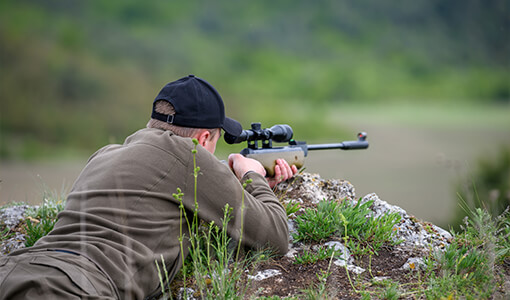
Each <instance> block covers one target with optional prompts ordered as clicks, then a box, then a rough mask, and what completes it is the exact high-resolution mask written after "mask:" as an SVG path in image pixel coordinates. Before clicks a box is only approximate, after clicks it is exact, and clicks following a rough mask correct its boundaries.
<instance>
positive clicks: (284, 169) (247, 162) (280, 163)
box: [228, 153, 298, 188]
mask: <svg viewBox="0 0 510 300" xmlns="http://www.w3.org/2000/svg"><path fill="white" fill-rule="evenodd" d="M228 165H229V166H230V168H231V169H232V170H233V171H234V174H236V176H237V178H238V179H239V180H241V179H242V178H243V176H244V174H246V173H247V172H250V171H252V172H257V173H259V174H260V175H262V176H266V170H264V167H263V166H262V164H261V163H260V162H258V161H257V160H254V159H252V158H246V157H244V156H242V155H241V154H238V153H234V154H230V155H229V156H228ZM297 172H298V169H297V167H296V166H294V165H292V167H291V166H289V164H288V163H287V162H286V161H285V160H284V159H277V160H276V166H275V167H274V177H266V180H267V182H268V183H269V186H270V187H271V188H273V187H274V186H275V185H277V184H278V183H280V182H282V181H285V180H287V179H289V178H291V177H292V176H294V174H296V173H297Z"/></svg>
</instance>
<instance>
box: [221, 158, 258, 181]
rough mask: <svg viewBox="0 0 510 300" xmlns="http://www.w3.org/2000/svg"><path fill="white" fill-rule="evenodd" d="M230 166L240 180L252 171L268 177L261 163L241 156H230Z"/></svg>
mask: <svg viewBox="0 0 510 300" xmlns="http://www.w3.org/2000/svg"><path fill="white" fill-rule="evenodd" d="M228 165H229V166H230V168H231V169H232V170H233V171H234V174H236V176H237V178H238V179H239V180H241V178H243V176H244V174H246V173H247V172H250V171H253V172H257V173H259V174H260V175H262V176H266V170H264V167H263V166H262V164H261V163H260V162H258V161H256V160H254V159H252V158H246V157H244V156H242V155H241V154H237V153H234V154H230V155H229V156H228Z"/></svg>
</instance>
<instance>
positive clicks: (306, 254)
mask: <svg viewBox="0 0 510 300" xmlns="http://www.w3.org/2000/svg"><path fill="white" fill-rule="evenodd" d="M335 254H336V251H335V248H334V247H319V248H318V250H317V251H316V252H313V251H308V250H305V251H303V254H301V255H298V256H296V260H295V261H294V264H299V265H305V264H314V263H316V262H318V261H319V260H324V259H327V258H330V257H332V256H335Z"/></svg>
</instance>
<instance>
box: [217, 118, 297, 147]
mask: <svg viewBox="0 0 510 300" xmlns="http://www.w3.org/2000/svg"><path fill="white" fill-rule="evenodd" d="M293 134H294V133H293V132H292V128H291V127H290V126H289V125H286V124H279V125H274V126H273V127H271V128H265V129H261V124H260V123H251V129H246V130H243V131H242V132H241V134H240V135H239V136H233V135H230V134H228V133H225V137H224V138H225V142H227V144H238V143H242V142H244V141H248V142H252V141H259V140H260V141H267V140H272V141H274V142H278V143H285V142H288V141H290V140H291V139H292V135H293Z"/></svg>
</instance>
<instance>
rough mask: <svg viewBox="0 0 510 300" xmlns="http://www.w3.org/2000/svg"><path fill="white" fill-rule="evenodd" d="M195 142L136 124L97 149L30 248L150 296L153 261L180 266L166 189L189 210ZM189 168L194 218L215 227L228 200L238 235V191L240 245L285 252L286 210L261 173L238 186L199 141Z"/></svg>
mask: <svg viewBox="0 0 510 300" xmlns="http://www.w3.org/2000/svg"><path fill="white" fill-rule="evenodd" d="M194 147H195V146H194V144H193V142H192V140H191V139H190V138H182V137H179V136H176V135H174V134H173V133H172V132H170V131H164V130H160V129H142V130H139V131H138V132H136V133H134V134H133V135H131V136H129V137H128V138H127V139H126V141H125V143H124V144H123V145H109V146H106V147H104V148H102V149H100V150H98V151H97V152H96V153H95V154H94V155H92V157H91V158H90V159H89V161H88V163H87V165H86V166H85V168H84V169H83V171H82V172H81V174H80V175H79V177H78V179H77V180H76V182H75V183H74V185H73V188H72V190H71V193H70V194H69V196H68V198H67V203H66V207H65V210H64V211H63V212H61V213H60V214H59V220H58V222H57V223H56V225H55V228H54V230H53V231H52V232H51V233H50V234H49V235H47V236H45V237H43V238H42V239H40V240H39V241H38V242H37V243H36V245H35V246H34V247H32V248H31V249H32V250H36V249H67V250H71V251H74V252H77V253H79V254H81V255H83V256H85V257H88V258H90V259H91V260H92V261H93V262H95V263H96V264H97V265H98V266H99V267H100V268H102V269H103V270H104V272H105V273H107V275H108V276H109V277H110V278H111V280H112V281H113V282H114V285H115V286H116V288H117V289H118V292H119V295H120V297H121V299H143V298H145V297H147V296H150V295H154V294H157V293H158V291H159V290H160V288H159V279H158V273H157V269H156V264H155V261H156V260H157V261H158V262H161V255H162V256H163V258H164V261H165V263H166V268H167V270H168V272H169V277H170V280H172V279H173V278H174V276H175V275H176V273H177V272H178V270H179V269H180V268H181V265H182V257H181V255H182V254H181V253H180V245H179V230H180V228H182V229H183V231H184V234H185V235H186V236H189V235H188V233H187V232H188V228H187V225H186V223H184V222H182V224H181V222H180V220H181V219H180V209H179V201H178V200H177V199H176V198H175V197H174V196H173V194H174V193H176V192H177V188H180V189H181V190H182V192H183V194H184V196H183V198H182V199H183V201H182V203H183V205H184V208H185V210H186V212H187V213H188V214H189V215H192V212H193V211H194V209H195V200H194V199H195V198H194V189H195V184H194V176H193V171H194V164H193V154H192V149H193V148H194ZM196 165H197V166H199V167H200V172H199V175H198V185H197V192H196V193H197V195H196V196H197V203H198V216H199V218H200V219H202V220H204V221H206V222H210V221H214V222H215V224H221V218H222V217H223V209H224V207H225V205H227V204H228V205H229V206H230V207H231V208H233V211H232V215H231V216H232V220H231V221H230V223H229V224H228V227H227V228H228V233H229V235H230V236H231V237H232V238H233V239H238V238H239V234H240V230H241V200H242V198H243V193H244V205H245V209H244V226H243V228H244V232H243V235H242V243H243V244H244V245H245V246H248V247H252V248H258V247H267V246H269V247H272V248H274V249H275V250H276V251H277V252H278V253H280V254H284V253H286V251H287V247H288V228H287V217H286V213H285V210H284V209H283V207H282V206H281V205H280V203H279V202H278V199H277V198H276V197H275V195H274V193H273V192H272V190H271V189H270V187H269V185H268V184H267V182H266V180H265V179H264V178H263V177H262V176H261V175H259V174H257V173H254V172H249V173H247V174H246V175H245V176H244V178H243V179H242V180H241V182H245V181H246V180H247V179H252V182H251V183H250V184H248V185H247V187H246V188H245V189H243V187H242V185H241V183H240V182H239V180H238V179H237V178H236V177H235V175H234V174H233V173H232V171H231V170H230V169H229V167H228V166H227V165H225V164H224V163H222V162H220V161H219V160H218V159H217V158H216V157H214V156H213V155H212V154H210V153H209V152H207V151H206V150H205V149H204V148H203V147H201V146H198V147H197V153H196ZM184 248H185V249H186V250H185V252H186V253H184V255H187V252H188V251H187V245H185V247H184ZM25 251H26V250H25ZM21 252H24V251H20V252H19V253H21ZM19 253H18V254H19ZM15 255H16V253H15Z"/></svg>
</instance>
